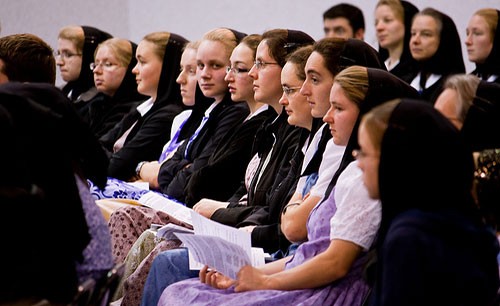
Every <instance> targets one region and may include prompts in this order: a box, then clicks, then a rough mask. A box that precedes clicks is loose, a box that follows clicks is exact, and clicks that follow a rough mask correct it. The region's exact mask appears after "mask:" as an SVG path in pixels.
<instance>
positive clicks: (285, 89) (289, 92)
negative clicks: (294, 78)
mask: <svg viewBox="0 0 500 306" xmlns="http://www.w3.org/2000/svg"><path fill="white" fill-rule="evenodd" d="M282 88H283V92H284V93H285V96H287V97H290V96H291V95H293V94H294V93H296V92H297V91H299V90H300V89H301V88H302V86H295V87H287V86H282Z"/></svg>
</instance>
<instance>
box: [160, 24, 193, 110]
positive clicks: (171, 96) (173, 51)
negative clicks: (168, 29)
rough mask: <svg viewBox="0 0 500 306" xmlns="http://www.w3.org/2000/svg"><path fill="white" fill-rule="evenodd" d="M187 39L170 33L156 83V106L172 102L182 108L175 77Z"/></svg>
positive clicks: (179, 90) (179, 91)
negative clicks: (158, 79)
mask: <svg viewBox="0 0 500 306" xmlns="http://www.w3.org/2000/svg"><path fill="white" fill-rule="evenodd" d="M187 43H188V40H187V39H185V38H184V37H182V36H180V35H177V34H174V33H170V38H169V39H168V43H167V46H166V47H165V56H164V57H163V65H162V68H161V73H160V81H159V83H158V91H157V93H156V101H155V103H154V105H155V106H153V108H156V107H161V106H165V105H167V104H174V105H176V106H180V107H182V108H184V104H182V96H181V89H180V85H179V84H177V82H176V79H177V76H178V75H179V71H180V69H181V66H180V62H181V56H182V52H183V49H184V46H185V45H186V44H187Z"/></svg>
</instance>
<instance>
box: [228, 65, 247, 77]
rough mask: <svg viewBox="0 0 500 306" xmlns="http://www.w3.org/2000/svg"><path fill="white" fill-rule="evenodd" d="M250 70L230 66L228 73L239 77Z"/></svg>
mask: <svg viewBox="0 0 500 306" xmlns="http://www.w3.org/2000/svg"><path fill="white" fill-rule="evenodd" d="M248 71H250V70H248V69H245V68H237V67H231V66H228V67H227V68H226V72H227V73H229V72H232V73H234V74H235V75H239V74H241V73H248Z"/></svg>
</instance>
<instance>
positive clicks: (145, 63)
mask: <svg viewBox="0 0 500 306" xmlns="http://www.w3.org/2000/svg"><path fill="white" fill-rule="evenodd" d="M186 43H187V40H186V39H185V38H183V37H181V36H179V35H177V34H174V33H169V32H154V33H150V34H148V35H146V36H145V37H144V38H143V39H142V41H141V42H140V43H139V45H138V47H137V51H136V58H137V61H138V63H137V65H136V66H135V68H134V69H133V71H132V72H133V73H135V74H136V79H137V84H138V87H137V91H138V92H139V93H141V94H143V95H146V96H150V98H149V99H148V100H146V101H145V102H143V103H141V104H140V105H139V106H137V108H134V109H132V111H130V112H129V113H128V114H127V115H125V117H124V118H123V119H122V120H121V121H120V122H119V123H118V124H117V125H116V126H115V127H114V128H113V129H111V130H109V131H108V133H106V134H104V135H103V136H102V137H101V138H99V140H100V142H101V143H102V145H103V147H104V148H105V149H106V151H107V154H108V157H109V159H110V164H109V168H108V176H110V177H114V178H117V179H120V180H125V181H128V180H131V179H133V178H134V177H135V176H136V167H137V164H138V163H139V162H141V161H149V160H156V159H158V157H159V156H160V154H161V151H162V147H163V145H164V144H165V143H166V142H167V141H168V140H169V138H170V129H171V125H172V121H173V119H174V117H175V116H176V115H177V114H179V113H180V112H181V111H182V110H183V109H184V105H183V104H182V98H181V96H180V90H179V84H177V83H176V82H175V79H176V76H177V74H178V72H179V69H180V64H179V63H180V58H181V55H182V49H183V48H184V45H185V44H186ZM158 72H159V73H160V74H159V75H158Z"/></svg>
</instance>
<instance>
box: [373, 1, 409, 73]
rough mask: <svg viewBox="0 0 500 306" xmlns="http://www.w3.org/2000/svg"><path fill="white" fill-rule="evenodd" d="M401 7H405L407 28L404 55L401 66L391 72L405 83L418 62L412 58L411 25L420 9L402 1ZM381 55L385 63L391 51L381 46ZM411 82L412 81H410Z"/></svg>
mask: <svg viewBox="0 0 500 306" xmlns="http://www.w3.org/2000/svg"><path fill="white" fill-rule="evenodd" d="M401 5H402V6H403V14H404V16H403V20H404V27H405V34H404V39H403V53H401V57H400V59H399V64H398V65H397V66H396V67H394V68H393V69H392V70H391V73H393V74H394V75H396V76H397V77H400V78H402V79H403V80H405V81H408V80H407V79H408V78H410V76H409V75H407V74H410V75H411V73H412V72H413V69H415V67H416V61H415V60H414V59H413V57H412V56H411V51H410V38H411V23H412V21H413V17H414V16H415V14H417V13H418V8H417V7H416V6H415V5H413V4H411V3H410V2H408V1H404V0H402V1H401ZM378 52H379V55H380V60H381V61H382V62H384V61H385V60H386V59H387V58H388V57H389V51H387V49H385V48H382V47H380V46H379V50H378ZM410 81H411V80H410Z"/></svg>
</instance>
